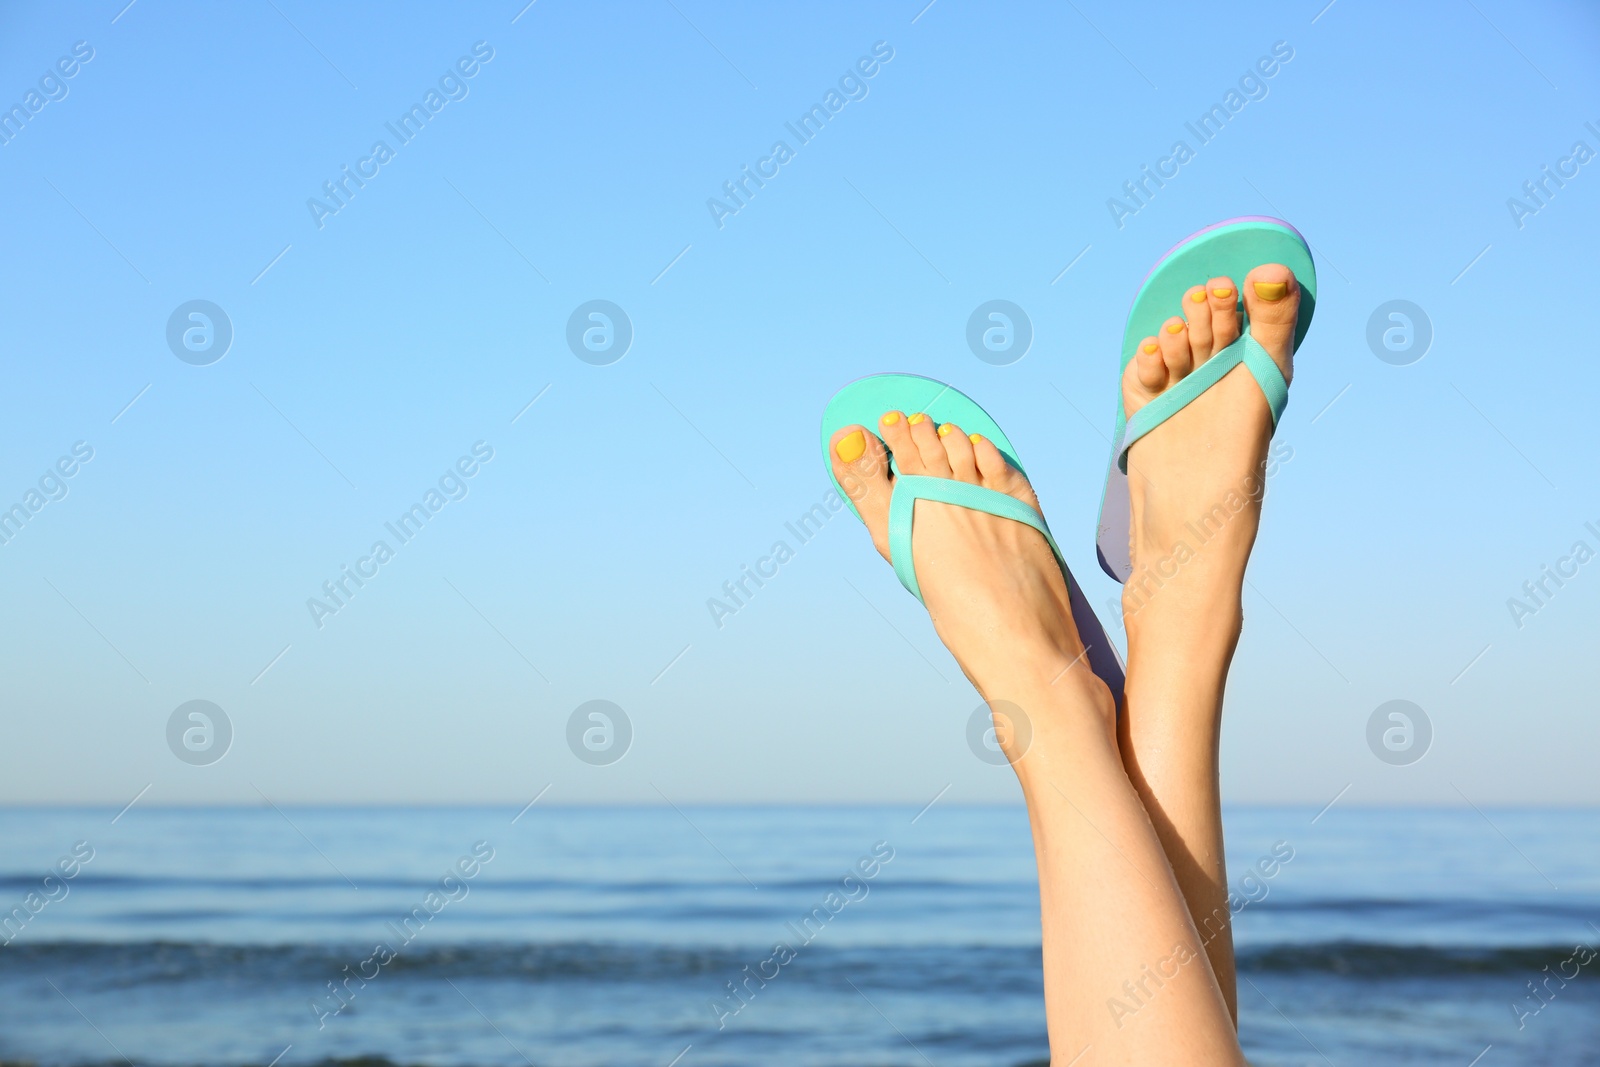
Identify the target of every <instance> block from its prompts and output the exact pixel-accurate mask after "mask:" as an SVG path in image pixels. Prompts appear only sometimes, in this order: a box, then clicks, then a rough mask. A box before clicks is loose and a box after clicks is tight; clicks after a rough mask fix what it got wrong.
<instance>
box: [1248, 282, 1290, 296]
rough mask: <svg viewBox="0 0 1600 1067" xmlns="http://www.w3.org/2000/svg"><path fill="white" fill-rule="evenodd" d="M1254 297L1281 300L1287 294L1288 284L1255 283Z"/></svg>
mask: <svg viewBox="0 0 1600 1067" xmlns="http://www.w3.org/2000/svg"><path fill="white" fill-rule="evenodd" d="M1253 284H1254V285H1255V287H1256V295H1257V296H1259V297H1260V298H1261V299H1263V300H1282V299H1283V298H1284V297H1285V296H1286V295H1288V292H1289V283H1288V282H1255V283H1253Z"/></svg>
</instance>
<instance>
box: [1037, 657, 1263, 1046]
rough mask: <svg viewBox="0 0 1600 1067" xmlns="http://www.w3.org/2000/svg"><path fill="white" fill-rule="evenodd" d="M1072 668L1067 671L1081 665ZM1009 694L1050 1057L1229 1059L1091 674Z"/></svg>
mask: <svg viewBox="0 0 1600 1067" xmlns="http://www.w3.org/2000/svg"><path fill="white" fill-rule="evenodd" d="M1080 671H1081V666H1080V667H1074V668H1073V669H1072V670H1071V671H1069V672H1068V674H1069V677H1070V676H1071V675H1075V674H1078V673H1079V672H1080ZM1067 682H1068V680H1067V679H1063V681H1062V683H1060V684H1058V685H1057V686H1053V687H1050V694H1049V695H1048V696H1042V697H1039V698H1035V699H1034V700H1033V701H1032V702H1031V706H1030V703H1029V702H1027V700H1026V698H1024V699H1022V700H1018V699H1015V698H1014V697H1013V698H1008V699H1010V700H1011V702H1012V703H1015V704H1017V705H1018V706H1019V707H1021V708H1022V709H1023V710H1024V712H1025V713H1026V714H1027V715H1028V716H1029V719H1030V722H1031V726H1032V739H1031V742H1030V744H1029V746H1028V748H1027V750H1026V752H1025V753H1022V754H1021V755H1020V757H1019V758H1017V759H1016V760H1015V761H1014V764H1013V765H1014V767H1015V768H1016V771H1017V776H1018V778H1019V780H1020V781H1021V783H1022V788H1023V794H1024V796H1025V797H1026V799H1027V803H1028V813H1029V821H1030V823H1031V826H1032V829H1033V837H1034V848H1035V851H1036V855H1037V859H1038V865H1039V896H1040V907H1041V916H1040V918H1041V925H1042V930H1043V943H1044V981H1045V1011H1046V1016H1047V1019H1048V1022H1049V1030H1050V1046H1051V1055H1052V1060H1053V1062H1055V1063H1059V1064H1067V1063H1071V1062H1073V1061H1074V1060H1075V1059H1076V1057H1078V1056H1079V1055H1080V1054H1081V1053H1083V1052H1084V1050H1085V1049H1086V1048H1090V1047H1092V1048H1093V1049H1094V1057H1093V1061H1094V1062H1103V1063H1104V1062H1110V1063H1161V1064H1170V1063H1185V1064H1213V1063H1216V1064H1239V1063H1242V1062H1243V1059H1242V1057H1241V1056H1240V1053H1239V1046H1238V1039H1237V1037H1236V1035H1235V1032H1234V1025H1233V1020H1232V1017H1231V1015H1230V1014H1229V1008H1228V1004H1227V1001H1226V1000H1225V999H1224V997H1223V994H1222V990H1221V988H1220V987H1219V986H1218V983H1217V980H1216V977H1215V976H1214V975H1213V973H1212V969H1211V965H1210V963H1209V961H1208V959H1207V956H1206V952H1205V948H1204V946H1203V943H1202V941H1203V939H1202V937H1201V935H1200V934H1199V933H1198V932H1197V931H1196V928H1195V924H1194V922H1192V921H1191V919H1190V916H1189V907H1188V905H1187V903H1186V902H1185V898H1184V894H1183V892H1182V891H1181V889H1180V888H1179V884H1178V881H1177V880H1176V879H1175V878H1174V876H1173V871H1172V869H1171V867H1170V866H1169V865H1168V862H1167V854H1166V851H1165V847H1164V844H1165V843H1164V842H1163V841H1162V839H1161V838H1160V837H1159V836H1158V834H1157V832H1156V828H1155V827H1153V826H1152V825H1151V821H1150V819H1149V818H1148V817H1147V815H1146V813H1145V809H1144V806H1143V804H1142V803H1141V801H1140V798H1139V796H1138V794H1137V793H1136V792H1135V790H1134V788H1133V786H1132V785H1131V784H1130V782H1129V779H1128V776H1127V774H1126V773H1125V772H1124V770H1123V765H1122V759H1121V756H1120V754H1119V752H1118V744H1117V738H1116V727H1115V718H1116V715H1115V709H1114V708H1113V706H1112V703H1111V698H1110V694H1109V692H1108V691H1107V690H1106V689H1105V687H1104V686H1103V685H1100V684H1099V683H1098V681H1097V680H1095V679H1093V678H1092V677H1091V678H1087V679H1079V680H1076V681H1074V682H1073V683H1072V691H1073V695H1071V696H1070V697H1068V698H1066V699H1063V696H1062V694H1060V693H1058V692H1056V690H1059V689H1062V688H1064V687H1066V686H1067Z"/></svg>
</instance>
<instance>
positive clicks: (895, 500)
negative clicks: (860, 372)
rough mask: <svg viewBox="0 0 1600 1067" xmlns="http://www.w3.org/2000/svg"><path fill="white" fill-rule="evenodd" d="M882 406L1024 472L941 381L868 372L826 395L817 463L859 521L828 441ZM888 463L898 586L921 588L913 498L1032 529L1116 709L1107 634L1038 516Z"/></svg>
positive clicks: (1116, 667)
mask: <svg viewBox="0 0 1600 1067" xmlns="http://www.w3.org/2000/svg"><path fill="white" fill-rule="evenodd" d="M886 411H904V412H908V413H916V412H919V411H920V412H925V413H926V414H927V415H928V417H929V418H930V419H933V420H934V423H935V425H938V424H941V423H946V422H953V423H955V424H956V425H957V426H959V427H961V429H962V431H963V432H965V433H969V434H970V433H977V434H982V435H983V436H984V437H987V438H988V439H989V440H990V441H992V442H993V443H994V446H995V447H996V448H998V449H999V450H1000V454H1001V455H1002V456H1004V457H1005V459H1006V462H1007V463H1009V464H1011V465H1012V466H1013V467H1015V468H1016V469H1017V470H1019V471H1022V473H1023V474H1024V475H1025V474H1027V471H1025V470H1023V467H1022V463H1021V461H1020V460H1018V459H1017V452H1016V449H1015V448H1014V447H1013V446H1012V444H1011V439H1010V438H1008V437H1007V436H1006V435H1005V431H1004V430H1002V429H1000V426H999V424H997V423H996V422H995V421H994V419H993V418H991V417H990V416H989V413H988V412H986V411H984V410H983V409H982V408H981V407H979V406H978V405H977V403H976V402H974V401H973V400H972V399H971V398H969V397H968V396H966V395H965V394H963V393H962V392H960V391H959V390H957V389H955V388H954V387H952V386H949V385H945V384H944V383H943V382H937V381H934V380H933V379H932V378H922V377H919V376H917V375H915V374H874V375H872V376H871V377H868V378H862V379H859V380H858V381H854V382H851V383H850V384H849V385H847V386H845V387H844V388H843V389H841V390H839V391H838V392H837V393H835V394H834V397H833V399H832V400H830V401H828V406H827V408H826V409H825V410H824V411H823V413H822V459H823V465H824V466H825V467H827V469H828V477H829V479H831V480H832V482H833V487H834V488H835V489H836V490H838V492H839V498H840V499H841V500H843V501H844V502H845V504H846V505H848V506H849V508H850V510H851V511H852V512H854V513H855V516H856V518H858V519H859V518H861V512H860V511H858V510H857V509H856V505H855V501H854V500H852V499H851V498H850V494H849V493H848V492H847V491H846V490H845V487H844V486H842V485H840V484H839V480H838V479H837V478H835V477H834V476H833V463H832V461H831V459H830V458H829V456H828V442H829V439H830V438H832V437H833V435H834V433H836V432H837V431H838V430H840V429H842V428H843V427H845V426H851V425H855V424H858V423H859V424H860V425H862V426H866V427H868V428H869V429H868V432H873V431H872V428H873V427H876V426H877V425H878V420H879V419H880V418H882V417H883V414H884V412H886ZM889 467H890V469H891V470H892V471H894V473H895V486H894V495H893V496H891V497H890V499H889V560H890V563H891V564H892V565H893V567H894V573H895V576H896V577H898V578H899V579H900V584H901V585H903V586H905V587H906V589H908V590H909V591H910V592H911V595H912V596H914V597H916V598H917V599H918V600H921V599H922V588H921V586H920V585H919V583H918V581H917V572H916V566H915V564H914V563H913V562H912V558H911V537H912V531H911V526H912V517H913V514H914V512H915V506H916V502H917V501H918V500H935V501H939V502H941V503H945V504H954V505H957V506H958V507H964V508H970V509H971V510H973V511H982V512H985V513H987V514H990V515H998V516H1000V517H1001V518H1006V519H1012V520H1014V521H1016V522H1020V523H1023V524H1024V525H1026V526H1031V527H1033V528H1034V529H1035V530H1038V531H1039V533H1041V534H1043V535H1044V539H1045V542H1046V543H1047V544H1049V546H1050V551H1051V552H1053V553H1055V557H1056V562H1057V563H1058V564H1060V566H1061V576H1062V577H1063V578H1065V579H1066V580H1067V593H1068V597H1069V600H1070V602H1071V605H1072V619H1073V622H1074V623H1076V624H1077V627H1078V637H1079V639H1080V640H1082V641H1083V644H1084V648H1085V650H1086V651H1085V658H1086V660H1087V662H1088V664H1089V669H1090V670H1092V671H1094V673H1095V674H1097V675H1099V677H1100V679H1101V680H1102V681H1104V682H1105V683H1106V685H1107V686H1109V687H1110V689H1111V695H1112V696H1113V697H1115V698H1116V700H1117V703H1118V706H1120V705H1121V702H1122V683H1123V668H1122V657H1121V656H1120V655H1119V654H1118V652H1117V649H1116V646H1115V645H1113V644H1112V643H1111V639H1110V637H1108V636H1107V634H1106V631H1105V627H1103V626H1101V625H1100V620H1099V619H1097V618H1095V614H1094V609H1092V608H1091V607H1090V606H1089V601H1088V599H1087V598H1086V597H1085V596H1084V593H1083V590H1082V589H1081V588H1080V587H1079V586H1078V583H1077V582H1076V581H1074V580H1073V578H1072V572H1071V571H1070V570H1068V569H1067V563H1066V560H1064V559H1062V558H1061V549H1060V548H1059V547H1057V545H1056V541H1055V538H1054V537H1052V536H1051V534H1050V528H1049V527H1048V526H1047V525H1046V524H1045V521H1044V516H1043V515H1040V514H1039V513H1038V512H1037V511H1035V510H1034V509H1033V508H1031V507H1029V506H1028V505H1026V504H1024V503H1023V502H1022V501H1020V500H1018V499H1017V498H1016V497H1012V496H1007V495H1006V494H1004V493H1000V492H996V491H995V490H993V489H985V488H984V487H983V486H980V485H973V484H971V483H970V482H960V481H956V480H954V479H952V478H928V477H922V476H918V475H909V474H901V473H900V465H899V463H898V462H897V461H896V460H895V458H894V455H893V453H890V456H889Z"/></svg>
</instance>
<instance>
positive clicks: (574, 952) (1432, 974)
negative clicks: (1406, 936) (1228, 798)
mask: <svg viewBox="0 0 1600 1067" xmlns="http://www.w3.org/2000/svg"><path fill="white" fill-rule="evenodd" d="M791 944H792V946H793V947H794V948H795V949H796V950H797V951H798V955H799V957H800V959H802V960H804V961H805V962H804V966H802V967H800V968H797V969H796V970H795V971H794V972H793V973H795V974H797V975H798V976H801V977H800V978H799V980H800V981H808V982H817V983H822V984H827V983H834V982H842V977H841V976H849V977H851V978H853V979H863V980H869V981H872V980H877V979H878V978H884V979H886V980H889V979H893V977H894V976H896V975H899V976H902V977H903V976H915V978H914V982H913V984H914V985H915V986H917V987H918V988H924V989H933V988H949V989H955V988H962V987H965V986H968V985H971V984H981V985H985V986H991V987H992V986H994V985H996V984H997V983H998V984H1000V985H1004V986H1011V985H1017V986H1023V985H1028V984H1030V983H1033V982H1035V981H1036V976H1037V974H1038V971H1039V966H1040V953H1039V949H1038V947H1037V946H1020V947H1019V946H978V945H974V946H923V947H906V946H851V947H847V948H833V947H828V946H825V945H810V946H805V945H803V944H802V943H801V942H800V941H799V939H797V938H796V939H793V940H792V941H791ZM372 950H373V946H372V945H370V944H366V943H350V944H288V945H239V944H220V943H212V942H198V941H136V942H112V943H108V942H89V941H50V942H39V943H34V944H26V943H16V944H13V945H10V946H8V947H5V948H4V949H0V980H4V979H7V978H24V979H27V978H33V977H36V976H37V975H38V974H39V973H40V971H41V970H44V969H60V968H70V969H72V970H75V971H78V972H79V973H81V974H83V975H85V976H86V978H88V977H92V980H93V982H94V984H96V985H99V986H101V987H106V986H112V987H115V986H121V985H132V984H150V983H159V982H172V983H181V982H207V981H215V980H219V979H223V978H226V979H228V980H230V981H231V982H235V983H237V982H247V983H249V982H255V983H262V984H276V983H280V982H285V981H305V982H309V983H311V984H313V985H320V984H321V983H322V982H324V981H326V980H329V979H331V978H335V977H337V976H338V975H339V974H340V973H341V972H342V969H343V968H344V967H346V966H347V965H348V966H352V967H354V966H356V965H357V963H358V962H359V961H361V960H364V959H366V958H367V957H368V956H370V955H371V953H372ZM1572 952H1573V946H1572V945H1571V944H1556V943H1549V944H1544V943H1541V944H1527V945H1511V946H1477V945H1430V944H1401V943H1385V942H1375V941H1354V940H1338V941H1316V942H1281V943H1275V944H1268V945H1260V946H1251V947H1247V948H1244V949H1241V950H1240V952H1239V954H1238V963H1239V969H1240V971H1241V972H1243V973H1247V974H1249V973H1260V974H1285V975H1296V974H1304V975H1325V976H1336V977H1357V978H1421V977H1428V978H1449V977H1461V978H1466V977H1473V976H1480V975H1494V974H1520V973H1524V972H1537V971H1539V969H1540V968H1542V967H1544V966H1545V965H1546V964H1554V963H1556V962H1559V961H1561V960H1564V959H1566V958H1567V957H1568V956H1570V955H1572ZM770 953H771V946H765V947H760V948H757V947H743V948H741V947H727V946H669V945H658V944H641V943H627V942H624V943H609V942H589V941H573V942H542V943H521V944H502V943H495V944H478V943H468V944H452V945H440V946H423V945H412V946H404V947H400V950H399V952H398V953H397V954H396V955H395V957H394V959H393V960H392V961H391V962H390V963H388V964H387V965H386V966H385V967H384V971H385V973H388V974H392V975H396V976H409V977H411V978H414V979H418V980H439V979H444V978H451V979H460V978H490V979H500V980H510V981H520V982H528V983H539V982H554V981H560V982H568V983H570V982H594V983H627V984H641V985H649V984H653V983H657V982H674V981H682V980H685V979H694V978H697V977H700V976H707V977H711V978H714V979H715V980H716V983H717V984H720V982H721V980H722V979H724V978H727V977H729V976H732V975H736V974H737V973H738V972H739V971H740V969H741V968H743V967H744V966H746V965H747V964H748V965H751V966H755V965H756V964H757V963H759V962H760V961H761V960H763V959H765V958H766V957H767V956H768V955H770ZM0 1067H5V1065H4V1064H0Z"/></svg>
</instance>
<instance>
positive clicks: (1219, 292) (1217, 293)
mask: <svg viewBox="0 0 1600 1067" xmlns="http://www.w3.org/2000/svg"><path fill="white" fill-rule="evenodd" d="M1211 295H1212V296H1214V297H1216V298H1217V299H1218V300H1226V299H1228V297H1230V296H1232V295H1233V290H1232V289H1213V290H1211Z"/></svg>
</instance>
